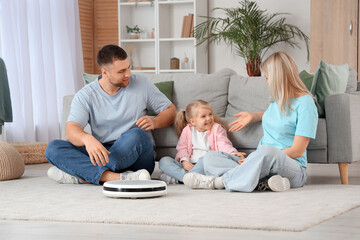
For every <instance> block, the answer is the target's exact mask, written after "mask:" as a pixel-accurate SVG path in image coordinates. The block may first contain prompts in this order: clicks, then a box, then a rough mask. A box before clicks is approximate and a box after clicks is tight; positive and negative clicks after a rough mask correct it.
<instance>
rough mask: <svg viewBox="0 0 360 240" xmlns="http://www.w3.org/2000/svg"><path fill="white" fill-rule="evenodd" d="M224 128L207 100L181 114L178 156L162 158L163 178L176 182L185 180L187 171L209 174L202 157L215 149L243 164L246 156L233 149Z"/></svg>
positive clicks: (193, 103)
mask: <svg viewBox="0 0 360 240" xmlns="http://www.w3.org/2000/svg"><path fill="white" fill-rule="evenodd" d="M224 126H225V124H224V122H223V121H222V120H221V119H220V118H219V117H218V116H216V114H215V113H214V112H213V110H212V108H211V106H210V104H209V103H208V102H205V101H203V100H196V101H193V102H191V103H190V104H189V105H188V106H187V107H186V109H185V110H181V111H179V112H178V113H177V115H176V119H175V128H176V131H177V134H178V136H180V138H179V141H178V144H177V146H176V150H177V154H176V157H175V159H173V158H171V157H163V158H161V159H160V162H159V167H160V169H161V170H162V171H163V172H164V173H163V174H162V175H160V179H161V180H163V181H165V182H167V183H175V182H176V181H183V177H184V175H185V174H186V173H187V172H197V173H202V174H205V172H204V169H203V166H202V157H203V156H204V155H205V154H206V153H207V152H208V151H211V150H212V151H222V152H226V153H229V154H232V155H233V157H234V159H236V161H239V162H242V159H243V158H244V156H243V155H242V154H243V153H238V152H237V150H236V149H235V148H234V147H233V145H232V143H231V142H230V140H229V139H228V138H227V134H226V130H225V127H224ZM220 185H221V184H220Z"/></svg>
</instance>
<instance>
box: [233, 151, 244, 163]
mask: <svg viewBox="0 0 360 240" xmlns="http://www.w3.org/2000/svg"><path fill="white" fill-rule="evenodd" d="M233 154H234V155H235V156H238V157H240V158H241V159H240V160H238V164H242V163H243V162H244V161H245V159H246V158H245V155H246V153H244V152H237V153H233Z"/></svg>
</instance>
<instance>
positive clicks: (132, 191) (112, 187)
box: [103, 180, 167, 198]
mask: <svg viewBox="0 0 360 240" xmlns="http://www.w3.org/2000/svg"><path fill="white" fill-rule="evenodd" d="M166 193H167V186H166V183H165V182H164V181H157V180H131V181H130V180H129V181H127V180H123V181H109V182H106V183H104V185H103V194H104V195H105V196H107V197H112V198H149V197H159V196H163V195H166Z"/></svg>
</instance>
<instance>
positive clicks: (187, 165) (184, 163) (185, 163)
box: [181, 161, 194, 172]
mask: <svg viewBox="0 0 360 240" xmlns="http://www.w3.org/2000/svg"><path fill="white" fill-rule="evenodd" d="M181 165H182V166H183V168H184V169H185V171H187V172H188V171H190V170H191V169H192V168H193V167H194V164H192V163H190V162H188V161H182V162H181Z"/></svg>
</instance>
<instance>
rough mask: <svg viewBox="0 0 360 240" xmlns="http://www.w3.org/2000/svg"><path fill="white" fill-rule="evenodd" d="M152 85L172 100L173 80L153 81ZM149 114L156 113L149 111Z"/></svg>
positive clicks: (153, 114)
mask: <svg viewBox="0 0 360 240" xmlns="http://www.w3.org/2000/svg"><path fill="white" fill-rule="evenodd" d="M154 85H155V86H156V87H157V88H158V89H159V90H160V92H162V93H163V94H164V95H165V96H166V97H167V98H168V99H169V100H170V101H172V93H173V86H174V81H166V82H158V83H154ZM148 115H149V116H155V115H156V114H155V113H153V112H151V111H149V112H148Z"/></svg>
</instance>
